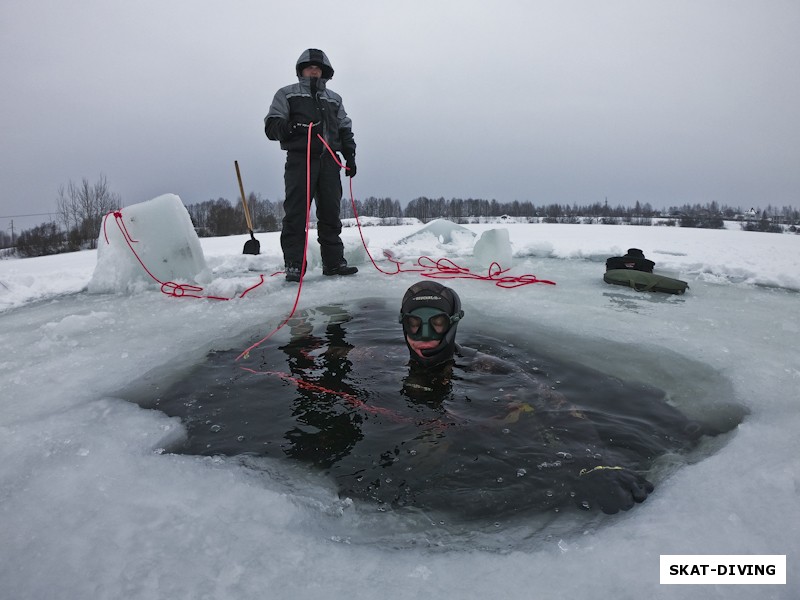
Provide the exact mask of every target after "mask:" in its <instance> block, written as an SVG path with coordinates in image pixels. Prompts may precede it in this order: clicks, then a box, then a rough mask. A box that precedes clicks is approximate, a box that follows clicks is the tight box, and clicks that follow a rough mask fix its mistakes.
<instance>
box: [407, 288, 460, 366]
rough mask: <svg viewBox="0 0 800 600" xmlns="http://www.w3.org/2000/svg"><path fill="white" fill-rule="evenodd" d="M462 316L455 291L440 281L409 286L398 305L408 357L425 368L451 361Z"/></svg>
mask: <svg viewBox="0 0 800 600" xmlns="http://www.w3.org/2000/svg"><path fill="white" fill-rule="evenodd" d="M463 316H464V311H463V310H461V299H460V298H459V297H458V294H456V293H455V291H453V290H452V289H450V288H448V287H445V286H443V285H442V284H441V283H437V282H435V281H430V280H424V281H420V282H418V283H415V284H414V285H412V286H411V287H410V288H408V290H407V291H406V293H405V295H404V296H403V303H402V305H401V306H400V323H402V324H403V333H404V334H405V338H406V345H407V346H408V350H409V352H410V353H411V359H412V360H413V361H415V362H417V363H419V364H421V365H422V366H425V367H431V366H433V365H438V364H440V363H443V362H445V361H447V360H450V359H451V358H452V357H453V354H454V353H455V350H456V328H457V327H458V322H459V321H460V320H461V318H462V317H463Z"/></svg>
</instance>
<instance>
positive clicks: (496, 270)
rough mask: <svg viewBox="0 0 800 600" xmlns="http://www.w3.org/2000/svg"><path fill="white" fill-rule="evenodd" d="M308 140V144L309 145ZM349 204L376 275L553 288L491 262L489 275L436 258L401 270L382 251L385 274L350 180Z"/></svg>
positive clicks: (426, 259) (512, 286) (423, 258)
mask: <svg viewBox="0 0 800 600" xmlns="http://www.w3.org/2000/svg"><path fill="white" fill-rule="evenodd" d="M317 137H318V138H319V139H320V140H321V141H322V143H323V144H324V145H325V148H327V150H328V152H329V153H330V155H331V156H332V157H333V160H335V161H336V164H337V165H339V166H340V167H342V168H343V169H349V167H346V166H344V165H343V164H342V163H341V162H340V161H339V159H338V157H337V156H336V153H335V152H334V151H333V149H332V148H331V147H330V146H329V145H328V142H326V141H325V138H323V137H322V136H321V135H319V134H317ZM310 139H311V138H310V137H309V143H310ZM350 204H351V205H352V207H353V216H354V217H355V219H356V225H357V228H358V235H359V236H361V244H362V245H363V246H364V250H365V251H366V252H367V256H368V257H369V260H370V262H371V263H372V266H373V267H375V269H376V270H377V271H379V272H380V273H383V274H384V275H398V274H399V273H419V274H420V275H421V276H422V277H430V278H432V279H477V280H479V281H492V282H494V284H495V285H496V286H498V287H501V288H506V289H511V288H517V287H522V286H523V285H530V284H532V283H546V284H548V285H556V283H555V281H550V280H547V279H539V278H537V277H536V275H530V274H529V275H514V276H512V275H504V274H505V273H508V271H509V270H510V269H503V268H502V267H501V266H500V265H499V264H498V263H497V262H493V263H492V264H491V265H489V271H488V273H487V274H486V275H478V274H477V273H473V272H471V271H470V270H469V269H467V268H466V267H460V266H458V265H457V264H456V263H455V262H453V261H452V260H450V259H449V258H440V259H438V260H433V259H432V258H429V257H427V256H422V257H420V258H419V259H417V265H418V266H419V268H410V269H409V268H404V267H402V264H403V263H401V262H400V261H398V260H396V259H395V258H394V257H393V256H392V255H391V253H390V252H388V251H385V250H384V252H383V254H384V256H385V257H386V258H387V259H388V260H389V262H392V263H394V265H395V271H393V272H392V271H385V270H383V269H381V268H380V267H379V266H378V263H376V262H375V259H374V258H372V253H371V252H370V251H369V248H368V247H367V241H366V240H365V239H364V232H363V230H362V228H361V220H360V219H359V217H358V210H357V209H356V201H355V197H354V195H353V178H352V177H351V178H350ZM423 262H427V264H423Z"/></svg>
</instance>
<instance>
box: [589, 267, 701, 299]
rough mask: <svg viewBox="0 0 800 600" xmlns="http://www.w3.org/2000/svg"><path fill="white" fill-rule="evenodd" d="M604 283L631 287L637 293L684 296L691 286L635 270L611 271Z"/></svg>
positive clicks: (605, 276)
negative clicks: (662, 293)
mask: <svg viewBox="0 0 800 600" xmlns="http://www.w3.org/2000/svg"><path fill="white" fill-rule="evenodd" d="M603 281H605V282H606V283H611V284H614V285H624V286H626V287H631V288H633V289H635V290H636V291H637V292H664V293H666V294H682V293H684V292H685V291H686V288H688V287H689V284H688V283H686V282H685V281H681V280H680V279H673V278H672V277H664V276H663V275H655V274H653V273H645V272H644V271H636V270H635V269H609V270H608V271H606V272H605V274H604V275H603Z"/></svg>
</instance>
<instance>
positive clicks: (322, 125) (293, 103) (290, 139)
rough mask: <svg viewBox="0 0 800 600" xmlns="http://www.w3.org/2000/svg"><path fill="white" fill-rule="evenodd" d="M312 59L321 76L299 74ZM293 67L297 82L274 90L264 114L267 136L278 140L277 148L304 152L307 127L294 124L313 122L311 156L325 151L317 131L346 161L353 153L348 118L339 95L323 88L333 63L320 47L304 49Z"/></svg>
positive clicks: (354, 148)
mask: <svg viewBox="0 0 800 600" xmlns="http://www.w3.org/2000/svg"><path fill="white" fill-rule="evenodd" d="M312 63H313V64H320V65H321V66H322V78H320V79H315V78H310V77H303V76H302V71H303V69H304V68H305V67H306V66H308V65H309V64H312ZM296 70H297V78H298V82H297V83H294V84H292V85H287V86H286V87H283V88H281V89H279V90H278V91H277V93H276V94H275V97H274V99H273V100H272V105H271V106H270V107H269V112H268V113H267V116H266V117H265V118H264V130H265V132H266V134H267V137H268V138H269V139H271V140H277V141H279V142H280V143H281V148H282V149H284V150H286V151H288V152H302V153H305V152H306V145H307V142H308V129H307V128H306V127H299V126H298V124H303V125H307V124H309V123H314V127H313V129H312V138H311V153H312V156H319V155H320V154H322V153H323V152H324V151H325V147H324V145H323V144H322V142H321V141H320V140H319V138H317V136H316V134H320V135H321V136H322V137H323V138H325V141H326V142H328V144H329V145H330V147H331V149H332V150H334V151H336V152H341V153H342V154H343V155H344V156H345V158H346V159H347V161H348V162H349V161H351V160H352V159H353V158H354V157H355V154H356V142H355V139H354V138H353V129H352V121H351V120H350V117H348V116H347V113H346V112H345V110H344V106H343V105H342V97H341V96H340V95H339V94H337V93H336V92H334V91H332V90H329V89H328V88H327V83H328V81H329V80H330V79H331V78H332V77H333V67H332V66H331V64H330V61H329V60H328V57H327V56H326V55H325V53H324V52H322V51H321V50H314V49H309V50H306V51H305V52H303V54H301V55H300V58H299V59H297V65H296Z"/></svg>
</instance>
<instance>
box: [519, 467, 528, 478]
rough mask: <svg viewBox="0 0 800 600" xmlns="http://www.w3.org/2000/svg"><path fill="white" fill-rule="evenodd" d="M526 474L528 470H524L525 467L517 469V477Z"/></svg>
mask: <svg viewBox="0 0 800 600" xmlns="http://www.w3.org/2000/svg"><path fill="white" fill-rule="evenodd" d="M527 474H528V471H526V470H525V469H522V468H520V469H517V477H525V475H527Z"/></svg>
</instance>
